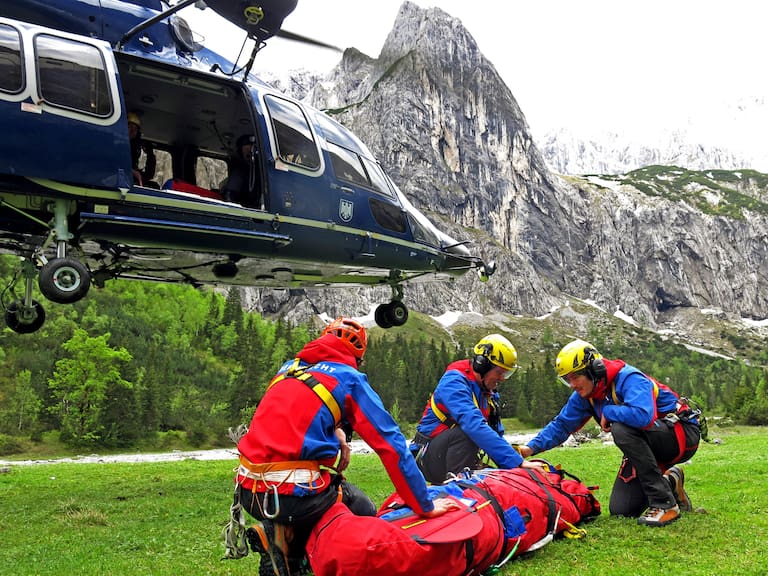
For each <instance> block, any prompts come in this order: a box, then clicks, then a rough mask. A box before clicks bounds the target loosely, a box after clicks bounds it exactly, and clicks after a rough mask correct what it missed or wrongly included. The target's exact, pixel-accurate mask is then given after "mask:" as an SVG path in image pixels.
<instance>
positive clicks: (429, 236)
mask: <svg viewBox="0 0 768 576" xmlns="http://www.w3.org/2000/svg"><path fill="white" fill-rule="evenodd" d="M408 221H409V222H410V223H411V232H412V233H413V239H414V240H416V242H422V243H423V244H431V245H432V246H439V245H440V240H438V238H437V236H436V235H435V233H434V232H432V231H431V230H429V229H428V228H426V227H425V226H423V225H422V224H421V222H419V220H418V218H415V217H414V216H413V215H411V214H408Z"/></svg>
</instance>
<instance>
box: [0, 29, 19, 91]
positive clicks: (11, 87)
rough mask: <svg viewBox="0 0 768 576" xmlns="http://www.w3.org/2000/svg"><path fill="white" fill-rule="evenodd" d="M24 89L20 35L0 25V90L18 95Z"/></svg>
mask: <svg viewBox="0 0 768 576" xmlns="http://www.w3.org/2000/svg"><path fill="white" fill-rule="evenodd" d="M23 87H24V75H23V69H22V67H21V39H20V38H19V33H18V32H17V31H16V30H14V29H13V28H11V27H10V26H8V25H6V24H0V90H2V91H3V92H10V93H11V94H16V93H18V92H21V89H22V88H23Z"/></svg>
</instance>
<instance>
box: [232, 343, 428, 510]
mask: <svg viewBox="0 0 768 576" xmlns="http://www.w3.org/2000/svg"><path fill="white" fill-rule="evenodd" d="M298 358H299V359H300V360H301V362H302V366H304V367H305V368H306V371H307V372H309V373H311V374H312V375H313V376H314V377H315V378H316V379H317V380H319V381H320V382H321V383H322V384H324V385H325V387H326V388H327V389H328V390H329V391H330V392H331V394H332V395H333V398H334V399H335V401H336V403H337V404H338V406H339V408H340V409H341V418H342V421H344V422H348V423H349V424H350V425H351V426H352V428H353V429H354V430H355V432H357V433H358V434H359V435H360V437H361V438H362V439H363V440H364V441H365V442H366V443H367V444H368V445H369V446H370V447H371V448H372V449H373V450H374V451H375V452H376V454H378V456H379V458H381V461H382V463H383V464H384V468H385V469H386V470H387V473H388V474H389V477H390V479H391V480H392V483H393V484H394V485H395V488H396V489H397V491H398V493H399V494H400V495H401V496H402V497H403V499H404V500H405V501H406V502H407V503H408V505H409V506H411V507H412V508H413V509H414V510H415V511H417V512H427V511H430V510H432V509H433V507H434V506H433V504H432V501H431V500H430V498H429V496H428V494H427V485H426V482H425V480H424V477H423V476H422V474H421V472H420V471H419V469H418V467H417V466H416V462H415V460H414V459H413V456H412V455H411V453H410V452H409V451H408V449H407V447H406V441H405V438H404V437H403V435H402V433H401V432H400V428H399V427H398V425H397V423H396V422H395V421H394V419H393V418H392V416H391V415H390V414H389V413H388V412H387V411H386V409H385V408H384V405H383V404H382V402H381V399H380V398H379V396H378V394H376V392H374V391H373V389H372V388H371V386H370V384H368V379H367V378H366V376H365V374H362V373H361V372H359V371H358V370H357V368H356V366H357V363H356V360H355V357H354V356H353V355H352V354H351V353H350V352H349V350H348V349H347V348H346V346H345V345H344V344H343V343H342V342H341V341H340V340H339V339H338V338H337V337H336V336H334V335H333V334H326V335H324V336H321V337H320V338H318V339H316V340H313V341H312V342H309V343H308V344H307V345H306V346H305V347H304V348H303V349H302V350H301V352H299V354H298ZM291 364H292V362H287V363H286V364H285V365H284V366H283V368H281V370H280V372H278V374H279V373H281V372H285V371H286V370H287V369H288V367H290V365H291ZM335 427H336V422H335V421H334V418H333V415H332V413H331V410H330V409H329V408H328V406H326V404H325V403H324V402H323V400H321V398H320V397H319V396H318V395H317V394H316V393H315V392H314V391H313V390H312V389H311V388H310V387H309V386H308V385H307V384H305V383H304V382H301V381H300V380H297V379H296V378H291V377H287V378H284V379H282V380H280V381H279V382H277V383H276V384H275V385H273V386H271V387H270V388H269V389H268V390H267V392H266V393H265V394H264V397H263V398H262V399H261V402H259V405H258V407H257V408H256V412H255V414H254V415H253V420H252V421H251V425H250V428H249V430H248V433H247V434H246V435H245V436H244V437H243V438H242V439H241V440H240V442H239V444H238V446H237V447H238V450H239V451H240V454H241V455H242V456H245V457H246V458H247V460H248V461H249V462H251V463H253V464H257V465H258V464H266V463H275V462H294V461H312V462H317V463H319V464H321V465H323V466H332V465H333V464H334V463H335V461H336V458H337V455H338V452H339V442H338V440H337V438H336V436H335V434H334V431H335ZM242 472H243V470H242V469H241V473H240V474H238V482H241V483H242V485H243V487H244V488H248V489H252V487H253V483H254V480H253V479H251V478H248V477H246V476H244V475H243V474H242ZM329 481H330V473H329V472H328V471H327V470H323V471H322V473H321V481H320V486H319V487H316V488H315V489H314V490H313V489H312V488H310V487H309V486H305V485H302V484H294V483H282V484H280V483H279V482H268V483H267V484H268V485H270V486H271V485H276V486H277V487H278V492H279V493H281V494H293V495H295V496H306V495H309V494H311V493H313V492H315V491H316V490H324V489H327V487H328V486H329ZM316 486H317V485H316ZM265 489H266V485H265V484H264V483H263V482H261V481H256V491H257V492H261V491H264V490H265Z"/></svg>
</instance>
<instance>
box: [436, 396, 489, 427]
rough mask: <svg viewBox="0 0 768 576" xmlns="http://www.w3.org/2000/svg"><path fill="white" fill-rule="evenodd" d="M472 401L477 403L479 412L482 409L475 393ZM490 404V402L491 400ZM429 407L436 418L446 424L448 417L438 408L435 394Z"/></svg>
mask: <svg viewBox="0 0 768 576" xmlns="http://www.w3.org/2000/svg"><path fill="white" fill-rule="evenodd" d="M472 400H473V402H474V403H475V406H477V408H478V410H479V409H480V405H479V404H478V403H477V397H476V396H475V393H474V392H472ZM489 402H490V400H489ZM429 405H430V407H431V408H432V412H434V414H435V416H437V419H438V420H440V422H445V421H446V420H448V416H446V415H445V412H443V411H442V410H440V408H438V407H437V402H435V394H434V393H432V396H430V398H429ZM455 424H456V422H454V423H453V424H451V426H455Z"/></svg>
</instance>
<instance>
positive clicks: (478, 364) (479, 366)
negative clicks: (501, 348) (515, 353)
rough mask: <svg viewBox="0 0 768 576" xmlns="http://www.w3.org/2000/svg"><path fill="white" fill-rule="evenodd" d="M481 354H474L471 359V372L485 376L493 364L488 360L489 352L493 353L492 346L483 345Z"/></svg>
mask: <svg viewBox="0 0 768 576" xmlns="http://www.w3.org/2000/svg"><path fill="white" fill-rule="evenodd" d="M482 348H483V353H482V354H475V357H474V358H472V370H474V371H475V372H477V373H478V374H480V376H485V375H486V374H487V373H488V371H490V369H491V368H493V362H491V360H490V359H489V358H488V356H489V355H490V353H491V352H493V344H483V345H482Z"/></svg>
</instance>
